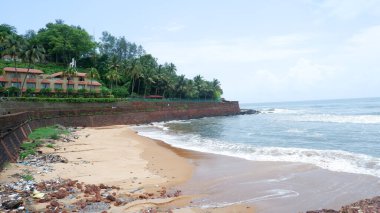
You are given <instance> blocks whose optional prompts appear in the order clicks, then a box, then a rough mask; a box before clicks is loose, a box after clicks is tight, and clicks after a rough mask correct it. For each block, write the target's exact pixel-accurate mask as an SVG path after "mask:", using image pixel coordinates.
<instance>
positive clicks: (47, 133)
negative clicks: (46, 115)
mask: <svg viewBox="0 0 380 213" xmlns="http://www.w3.org/2000/svg"><path fill="white" fill-rule="evenodd" d="M61 134H68V131H67V130H62V129H59V128H57V126H49V127H43V128H38V129H36V130H34V131H33V132H32V133H30V135H29V137H28V138H29V139H30V140H38V139H53V140H57V139H59V135H61Z"/></svg>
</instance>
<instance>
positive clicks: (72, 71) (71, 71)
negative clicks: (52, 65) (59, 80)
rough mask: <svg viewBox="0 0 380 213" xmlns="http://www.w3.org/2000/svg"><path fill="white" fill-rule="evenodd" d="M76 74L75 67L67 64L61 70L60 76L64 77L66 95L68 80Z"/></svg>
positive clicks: (67, 93) (67, 92)
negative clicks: (66, 66)
mask: <svg viewBox="0 0 380 213" xmlns="http://www.w3.org/2000/svg"><path fill="white" fill-rule="evenodd" d="M77 74H78V71H77V69H76V67H71V66H69V67H68V68H67V69H66V70H64V71H62V77H63V78H66V82H67V83H66V97H68V96H69V81H70V80H71V79H72V78H73V77H74V76H76V75H77Z"/></svg>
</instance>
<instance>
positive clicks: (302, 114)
mask: <svg viewBox="0 0 380 213" xmlns="http://www.w3.org/2000/svg"><path fill="white" fill-rule="evenodd" d="M261 113H263V114H270V113H273V114H284V115H288V117H286V118H284V119H291V120H292V121H306V122H329V123H355V124H380V115H336V114H310V111H305V110H295V109H281V108H272V109H262V110H261Z"/></svg>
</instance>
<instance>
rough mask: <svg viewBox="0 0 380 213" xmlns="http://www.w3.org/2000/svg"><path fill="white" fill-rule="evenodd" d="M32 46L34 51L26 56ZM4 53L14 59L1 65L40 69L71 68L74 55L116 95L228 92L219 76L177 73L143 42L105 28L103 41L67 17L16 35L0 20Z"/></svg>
mask: <svg viewBox="0 0 380 213" xmlns="http://www.w3.org/2000/svg"><path fill="white" fill-rule="evenodd" d="M27 51H29V53H30V54H29V55H28V57H23V56H25V55H26V54H25V53H26V52H27ZM32 53H33V54H32ZM0 54H1V56H4V55H7V56H8V57H10V58H11V61H9V62H5V61H2V62H0V66H11V65H12V66H14V67H26V68H36V69H42V70H44V71H46V72H47V73H52V72H56V71H62V70H67V64H68V62H69V61H70V60H71V58H75V59H76V60H77V66H78V69H79V71H82V72H87V73H89V75H90V76H91V79H97V80H98V81H100V82H101V83H103V85H107V86H108V88H110V89H111V91H110V92H109V93H111V94H112V95H113V96H115V97H144V96H148V95H159V96H163V97H165V98H178V99H214V100H218V99H220V97H221V95H222V93H223V91H222V89H221V87H220V82H219V81H218V80H217V79H214V80H213V81H206V80H204V79H203V77H202V76H200V75H198V76H195V77H194V78H193V79H188V78H186V77H185V76H184V75H178V74H177V68H176V66H175V65H174V64H173V63H164V64H159V63H158V62H157V59H156V58H154V57H153V56H152V55H151V54H147V53H146V51H145V50H144V48H143V47H142V46H141V45H137V44H135V43H133V42H130V41H127V39H126V38H125V37H115V36H113V35H112V34H110V33H109V32H103V33H102V37H101V38H100V42H95V40H94V38H92V37H91V36H90V35H89V34H88V33H87V32H86V30H84V29H82V28H81V27H79V26H70V25H67V24H65V23H64V22H63V21H62V20H56V22H55V23H48V24H46V26H45V27H44V28H42V29H40V30H38V32H34V31H32V30H30V31H28V32H27V33H26V34H25V35H19V34H17V31H16V28H15V27H13V26H10V25H7V24H2V25H0ZM42 56H44V57H42ZM19 59H22V62H20V60H19ZM1 70H2V69H1ZM0 72H1V71H0ZM69 72H70V71H68V73H69ZM0 74H1V73H0ZM12 92H15V91H12ZM45 92H47V91H45ZM66 93H67V95H69V93H70V94H71V93H76V91H66Z"/></svg>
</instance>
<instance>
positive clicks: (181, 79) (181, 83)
mask: <svg viewBox="0 0 380 213" xmlns="http://www.w3.org/2000/svg"><path fill="white" fill-rule="evenodd" d="M185 88H186V78H185V75H180V76H178V77H177V82H176V85H175V91H176V93H177V95H179V99H182V94H183V93H184V92H185Z"/></svg>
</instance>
